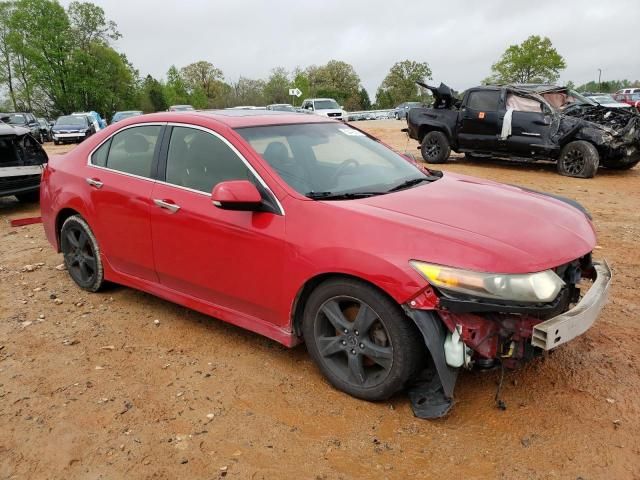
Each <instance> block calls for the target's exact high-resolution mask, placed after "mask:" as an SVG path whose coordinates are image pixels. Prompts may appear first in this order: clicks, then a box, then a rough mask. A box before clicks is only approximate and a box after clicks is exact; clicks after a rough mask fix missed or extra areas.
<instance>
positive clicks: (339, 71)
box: [305, 60, 360, 110]
mask: <svg viewBox="0 0 640 480" xmlns="http://www.w3.org/2000/svg"><path fill="white" fill-rule="evenodd" d="M305 75H306V77H307V78H308V80H309V95H311V96H314V97H329V98H333V99H335V100H336V101H337V102H338V103H340V104H344V106H345V108H347V109H348V110H358V109H359V108H360V103H359V96H358V93H359V90H360V77H359V76H358V74H357V73H356V71H355V69H354V68H353V66H352V65H350V64H348V63H346V62H342V61H340V60H330V61H329V62H328V63H327V64H326V65H322V66H316V65H312V66H310V67H308V68H307V70H306V72H305Z"/></svg>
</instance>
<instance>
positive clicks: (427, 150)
mask: <svg viewBox="0 0 640 480" xmlns="http://www.w3.org/2000/svg"><path fill="white" fill-rule="evenodd" d="M420 152H421V153H422V158H424V161H425V162H427V163H444V162H446V161H447V160H448V159H449V154H450V153H451V146H450V145H449V139H448V138H447V136H446V135H445V134H444V133H442V132H429V133H427V134H426V135H425V136H424V138H423V139H422V145H420Z"/></svg>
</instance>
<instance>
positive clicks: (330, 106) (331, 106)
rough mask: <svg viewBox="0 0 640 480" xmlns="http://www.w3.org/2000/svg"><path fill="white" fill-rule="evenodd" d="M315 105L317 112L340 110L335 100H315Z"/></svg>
mask: <svg viewBox="0 0 640 480" xmlns="http://www.w3.org/2000/svg"><path fill="white" fill-rule="evenodd" d="M313 103H314V105H315V109H316V110H340V105H338V104H337V103H336V101H335V100H315V101H314V102H313Z"/></svg>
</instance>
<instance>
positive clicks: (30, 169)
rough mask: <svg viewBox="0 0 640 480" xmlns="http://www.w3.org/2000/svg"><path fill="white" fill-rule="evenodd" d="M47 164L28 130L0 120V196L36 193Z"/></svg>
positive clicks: (44, 153) (41, 150)
mask: <svg viewBox="0 0 640 480" xmlns="http://www.w3.org/2000/svg"><path fill="white" fill-rule="evenodd" d="M47 161H48V157H47V154H46V152H45V151H44V149H43V148H42V146H40V144H39V143H38V141H37V140H36V139H35V138H33V136H32V135H31V133H30V131H29V130H27V129H26V128H21V127H12V126H11V125H6V124H4V123H2V122H1V121H0V196H6V195H18V196H20V195H23V194H32V193H36V192H37V191H38V189H39V188H40V178H41V174H42V170H43V168H44V165H46V163H47Z"/></svg>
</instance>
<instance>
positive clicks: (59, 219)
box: [55, 207, 87, 253]
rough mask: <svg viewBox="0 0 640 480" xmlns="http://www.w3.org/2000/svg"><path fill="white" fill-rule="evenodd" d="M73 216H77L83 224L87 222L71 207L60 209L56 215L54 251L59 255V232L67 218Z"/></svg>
mask: <svg viewBox="0 0 640 480" xmlns="http://www.w3.org/2000/svg"><path fill="white" fill-rule="evenodd" d="M73 215H79V216H80V217H82V218H83V219H84V221H85V222H86V221H87V220H86V218H85V217H84V216H83V215H82V213H80V212H79V211H78V210H76V209H75V208H71V207H65V208H63V209H61V210H60V211H59V212H58V213H57V215H56V221H55V235H56V250H57V251H58V253H60V232H61V231H62V225H64V222H65V221H66V220H67V218H69V217H71V216H73Z"/></svg>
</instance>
